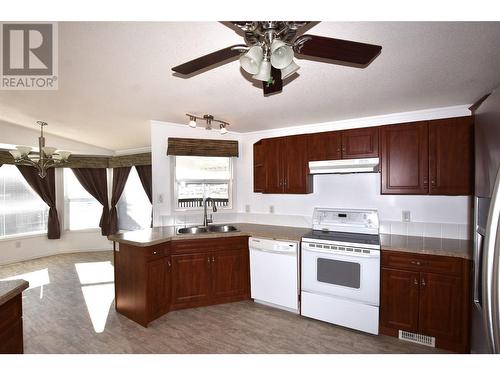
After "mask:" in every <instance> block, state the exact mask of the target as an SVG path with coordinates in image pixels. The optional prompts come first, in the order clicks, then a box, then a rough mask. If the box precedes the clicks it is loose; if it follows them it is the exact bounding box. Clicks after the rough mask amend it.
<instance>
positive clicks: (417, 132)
mask: <svg viewBox="0 0 500 375" xmlns="http://www.w3.org/2000/svg"><path fill="white" fill-rule="evenodd" d="M380 143H381V153H380V154H381V160H380V163H381V193H382V194H427V193H428V192H429V137H428V125H427V121H422V122H413V123H406V124H398V125H388V126H382V127H381V128H380Z"/></svg>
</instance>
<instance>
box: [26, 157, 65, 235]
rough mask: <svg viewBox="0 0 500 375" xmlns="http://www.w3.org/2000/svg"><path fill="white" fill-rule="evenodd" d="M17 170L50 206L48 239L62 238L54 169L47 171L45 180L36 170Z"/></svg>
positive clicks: (28, 168)
mask: <svg viewBox="0 0 500 375" xmlns="http://www.w3.org/2000/svg"><path fill="white" fill-rule="evenodd" d="M17 169H19V172H21V174H22V175H23V177H24V179H25V180H26V182H28V185H29V186H31V188H32V189H33V190H35V192H36V193H37V194H38V195H39V196H40V198H42V199H43V201H44V202H45V203H46V204H47V205H48V206H49V220H48V228H47V237H48V238H49V239H50V240H56V239H58V238H61V226H60V224H59V217H58V216H57V209H56V179H55V173H54V168H49V169H48V170H47V175H46V176H45V178H41V177H40V176H39V175H38V171H37V169H36V168H33V167H30V166H25V165H18V166H17Z"/></svg>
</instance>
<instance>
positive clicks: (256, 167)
mask: <svg viewBox="0 0 500 375" xmlns="http://www.w3.org/2000/svg"><path fill="white" fill-rule="evenodd" d="M264 160H265V158H264V142H263V141H258V142H256V143H254V145H253V191H254V193H262V192H263V191H264V190H265V187H266V169H265V166H264Z"/></svg>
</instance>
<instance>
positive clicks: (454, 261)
mask: <svg viewBox="0 0 500 375" xmlns="http://www.w3.org/2000/svg"><path fill="white" fill-rule="evenodd" d="M381 264H382V267H386V268H394V269H401V270H408V271H418V272H420V271H421V272H431V273H440V274H446V275H457V276H459V275H461V274H462V273H463V271H462V270H463V264H464V260H463V259H462V258H453V257H447V256H440V255H425V254H411V253H402V252H397V251H382V260H381Z"/></svg>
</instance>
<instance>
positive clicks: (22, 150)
mask: <svg viewBox="0 0 500 375" xmlns="http://www.w3.org/2000/svg"><path fill="white" fill-rule="evenodd" d="M16 149H17V151H19V152H20V153H21V155H22V156H24V155H28V154H29V153H30V151H31V150H32V149H33V148H32V147H29V146H16Z"/></svg>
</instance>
